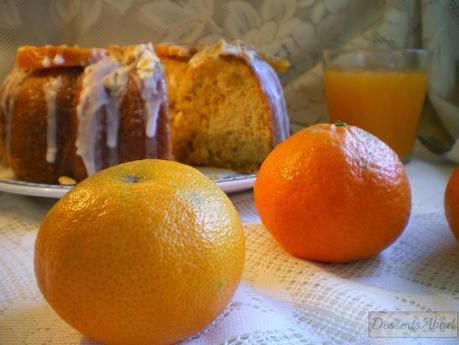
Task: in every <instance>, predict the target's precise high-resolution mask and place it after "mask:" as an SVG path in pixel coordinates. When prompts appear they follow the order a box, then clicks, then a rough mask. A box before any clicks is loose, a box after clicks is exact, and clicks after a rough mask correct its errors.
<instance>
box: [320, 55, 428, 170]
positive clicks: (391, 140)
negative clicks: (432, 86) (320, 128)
mask: <svg viewBox="0 0 459 345" xmlns="http://www.w3.org/2000/svg"><path fill="white" fill-rule="evenodd" d="M430 60H431V59H430V54H429V52H427V51H426V50H423V49H345V48H344V49H343V48H341V49H325V50H324V52H323V61H324V82H325V93H326V97H327V106H328V113H329V117H330V121H332V122H336V121H344V122H346V123H347V124H350V125H355V126H358V127H360V128H363V129H364V130H366V131H368V132H370V133H372V134H374V135H376V136H377V137H378V138H380V139H381V140H383V141H384V142H385V143H386V144H388V145H389V146H390V147H391V148H392V149H393V150H394V151H395V152H396V153H397V154H398V155H399V157H400V158H401V159H402V161H404V162H406V161H407V160H409V158H410V157H411V153H412V150H413V146H414V142H415V139H416V130H417V126H418V122H419V116H420V114H421V109H422V106H423V103H424V98H425V95H426V90H427V81H428V69H429V66H430Z"/></svg>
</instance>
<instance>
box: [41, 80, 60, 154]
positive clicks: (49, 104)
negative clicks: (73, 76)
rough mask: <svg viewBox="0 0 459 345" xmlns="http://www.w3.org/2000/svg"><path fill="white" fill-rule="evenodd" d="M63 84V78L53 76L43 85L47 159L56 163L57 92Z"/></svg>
mask: <svg viewBox="0 0 459 345" xmlns="http://www.w3.org/2000/svg"><path fill="white" fill-rule="evenodd" d="M61 86H62V80H61V79H60V78H59V77H57V78H51V79H50V80H48V81H47V82H46V83H45V84H44V85H43V93H44V95H45V100H46V111H47V115H46V119H47V127H46V139H47V149H46V161H47V162H48V163H54V161H55V160H56V153H57V140H56V136H57V133H56V128H57V123H56V121H57V120H56V105H57V104H56V103H57V93H58V92H59V89H60V88H61Z"/></svg>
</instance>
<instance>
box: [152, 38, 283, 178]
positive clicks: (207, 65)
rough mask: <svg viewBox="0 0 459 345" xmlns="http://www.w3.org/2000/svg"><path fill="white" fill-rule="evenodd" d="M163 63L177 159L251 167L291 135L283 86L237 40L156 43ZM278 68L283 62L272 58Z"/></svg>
mask: <svg viewBox="0 0 459 345" xmlns="http://www.w3.org/2000/svg"><path fill="white" fill-rule="evenodd" d="M156 51H157V53H158V56H159V58H160V59H161V61H162V63H163V64H164V68H165V74H166V80H167V90H168V98H169V106H170V108H169V112H170V117H171V138H172V149H173V154H174V157H175V159H177V160H178V161H180V162H184V163H187V164H190V165H200V166H215V167H221V168H229V169H234V170H238V171H243V172H249V171H255V170H256V169H257V168H258V167H259V166H260V164H261V162H262V161H263V160H264V158H265V157H266V156H267V155H268V153H269V152H271V150H272V149H273V148H274V146H276V145H277V144H278V143H280V142H281V141H282V140H284V139H285V138H286V137H287V136H288V135H289V122H288V116H287V111H286V106H285V100H284V96H283V90H282V86H281V84H280V82H279V79H278V77H277V74H276V72H275V70H274V68H273V67H271V65H270V64H269V63H268V62H267V61H265V59H264V58H262V57H260V56H259V55H258V54H257V53H256V52H255V50H253V49H252V48H250V47H247V46H245V45H244V44H242V43H240V42H236V43H235V44H227V43H226V42H225V41H223V40H222V41H220V42H218V43H217V44H215V45H214V46H211V47H194V48H192V47H184V46H174V45H170V44H160V45H157V46H156ZM270 62H271V63H272V64H273V65H274V67H277V68H279V69H281V70H285V69H286V63H285V62H282V61H281V60H274V59H272V60H270Z"/></svg>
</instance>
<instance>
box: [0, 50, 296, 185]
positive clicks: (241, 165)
mask: <svg viewBox="0 0 459 345" xmlns="http://www.w3.org/2000/svg"><path fill="white" fill-rule="evenodd" d="M156 54H158V56H157V55H156ZM158 57H159V58H158ZM163 66H164V72H163ZM286 66H287V65H286V63H285V62H283V61H282V60H276V59H272V58H269V57H266V56H260V55H259V54H257V53H256V52H255V51H254V50H253V49H252V48H250V47H247V46H245V45H244V44H242V43H240V42H236V43H235V44H227V43H226V42H225V41H220V42H218V43H217V44H215V45H214V46H211V47H207V46H201V47H185V46H177V45H171V44H160V45H157V46H156V52H155V50H154V48H153V46H152V44H146V45H136V46H129V47H117V46H110V47H108V48H107V49H83V48H74V47H66V46H57V47H56V46H45V47H40V48H36V47H22V48H20V49H19V50H18V54H17V61H16V67H15V68H14V69H13V71H12V72H11V73H10V74H9V75H8V76H7V78H6V79H5V81H4V83H3V86H2V88H1V90H0V162H3V163H6V164H9V165H10V166H11V167H12V169H13V171H14V173H15V175H16V178H18V179H21V180H26V181H31V182H46V183H56V182H57V181H58V179H59V177H61V176H68V177H72V178H74V179H75V180H77V181H79V180H82V179H83V178H85V177H86V176H87V175H92V174H94V173H95V172H96V171H98V170H101V169H103V168H105V167H108V166H111V165H114V164H118V163H121V162H126V161H130V160H135V159H142V158H162V159H170V158H175V159H176V160H178V161H180V162H183V163H187V164H190V165H198V166H214V167H221V168H229V169H233V170H237V171H240V172H252V171H255V170H256V169H257V168H258V167H259V166H260V164H261V162H262V161H263V160H264V158H265V157H266V156H267V155H268V153H269V152H270V151H271V150H272V149H273V148H274V146H276V145H277V144H278V143H280V142H281V141H282V140H283V139H285V138H286V137H287V136H288V134H289V123H288V117H287V112H286V107H285V101H284V96H283V91H282V87H281V84H280V82H279V79H278V77H277V74H276V72H275V70H285V69H286ZM166 85H167V87H166ZM166 90H167V94H166ZM168 113H170V115H171V118H170V121H169V115H168ZM170 129H171V132H172V133H171V136H170V135H169V130H170ZM171 144H172V145H171ZM171 146H172V150H173V156H172V155H171Z"/></svg>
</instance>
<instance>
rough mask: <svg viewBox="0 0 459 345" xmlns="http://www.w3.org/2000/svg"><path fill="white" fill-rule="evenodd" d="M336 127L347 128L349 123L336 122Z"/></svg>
mask: <svg viewBox="0 0 459 345" xmlns="http://www.w3.org/2000/svg"><path fill="white" fill-rule="evenodd" d="M334 125H335V126H336V127H346V126H347V123H346V122H344V121H336V122H335V123H334Z"/></svg>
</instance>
